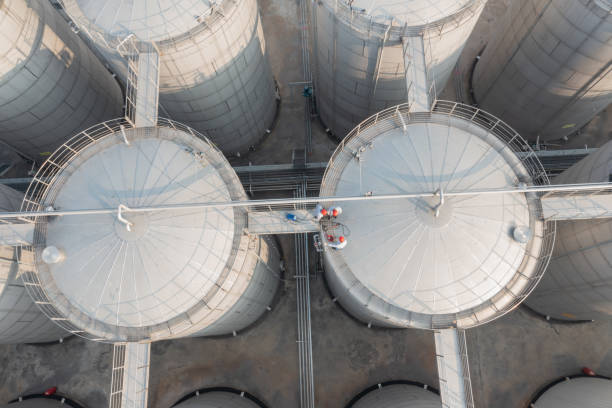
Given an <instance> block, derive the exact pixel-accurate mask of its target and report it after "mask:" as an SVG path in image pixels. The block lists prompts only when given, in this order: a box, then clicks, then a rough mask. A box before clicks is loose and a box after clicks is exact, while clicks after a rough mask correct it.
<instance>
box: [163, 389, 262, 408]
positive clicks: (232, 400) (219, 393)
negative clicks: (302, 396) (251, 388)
mask: <svg viewBox="0 0 612 408" xmlns="http://www.w3.org/2000/svg"><path fill="white" fill-rule="evenodd" d="M220 407H223V408H266V407H265V405H264V404H263V403H262V402H261V401H259V400H258V399H256V398H254V397H252V396H251V395H249V394H246V393H241V392H236V391H234V390H230V389H218V390H217V389H215V390H204V391H200V392H199V393H198V395H194V396H193V397H191V398H188V399H185V400H184V401H182V402H180V403H178V404H176V405H174V408H220Z"/></svg>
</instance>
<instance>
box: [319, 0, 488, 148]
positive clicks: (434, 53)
mask: <svg viewBox="0 0 612 408" xmlns="http://www.w3.org/2000/svg"><path fill="white" fill-rule="evenodd" d="M484 3H485V2H484V1H480V0H477V1H475V2H474V4H473V5H472V6H471V7H469V8H468V9H466V10H463V11H461V13H459V15H457V16H456V21H453V22H449V23H447V24H445V25H443V26H442V27H432V28H428V29H427V28H426V29H423V30H422V34H423V37H424V41H425V49H426V61H427V63H428V70H429V72H428V76H429V81H430V84H431V82H432V81H433V80H434V79H435V83H436V90H437V91H438V92H440V91H442V89H443V88H444V86H445V84H446V82H447V81H448V78H449V77H450V74H451V72H452V69H453V67H454V66H455V64H456V62H457V59H458V58H459V55H460V54H461V51H462V50H463V47H464V45H465V43H466V41H467V39H468V37H469V36H470V34H471V32H472V29H473V28H474V25H475V24H476V21H477V20H478V17H479V16H480V14H481V12H482V10H483V8H484ZM315 7H316V9H315V10H313V14H315V23H314V24H315V26H316V29H315V49H314V53H315V61H316V64H315V81H316V98H317V107H318V111H319V114H320V115H321V119H322V121H323V123H325V125H326V126H328V127H329V128H330V129H331V130H332V131H333V132H334V133H335V134H336V135H337V136H339V137H344V136H345V135H346V134H347V133H348V132H349V131H350V130H351V129H353V128H354V127H355V126H356V125H357V124H358V123H359V122H361V121H362V120H364V119H365V118H366V117H367V116H369V115H371V114H374V113H376V112H378V111H380V110H382V109H385V108H388V107H390V106H395V105H397V104H400V103H403V102H406V101H407V90H406V80H405V75H404V56H403V50H402V44H401V38H400V37H401V35H400V34H398V32H399V31H400V30H401V27H394V28H393V29H392V30H390V31H389V33H386V30H384V29H383V28H382V27H380V24H379V25H378V26H373V27H372V28H371V29H363V28H362V27H358V26H357V25H353V24H349V23H347V22H346V21H345V20H344V19H342V18H340V17H338V15H337V13H336V12H335V11H334V9H333V8H331V7H330V6H329V5H328V4H327V2H326V1H318V2H315ZM408 29H411V27H408ZM396 31H397V32H396ZM383 43H384V46H383ZM378 59H380V63H377V61H378ZM377 66H378V81H376V72H377V71H376V70H377Z"/></svg>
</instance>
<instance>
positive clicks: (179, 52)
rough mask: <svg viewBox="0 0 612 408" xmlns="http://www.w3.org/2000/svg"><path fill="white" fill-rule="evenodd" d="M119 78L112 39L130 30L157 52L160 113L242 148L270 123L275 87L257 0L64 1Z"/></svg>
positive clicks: (120, 63)
mask: <svg viewBox="0 0 612 408" xmlns="http://www.w3.org/2000/svg"><path fill="white" fill-rule="evenodd" d="M62 3H63V4H64V7H65V10H66V12H67V13H68V15H69V16H70V17H71V18H72V19H74V20H75V22H76V23H77V24H78V25H79V26H80V27H83V28H84V29H85V30H86V31H87V32H88V33H89V35H90V36H91V38H92V39H93V41H94V43H95V44H96V46H97V47H98V48H99V49H100V51H101V52H102V53H103V54H105V55H106V57H107V59H108V60H109V62H110V63H111V65H112V67H113V69H114V70H115V71H117V72H118V73H120V75H121V77H122V78H123V79H124V80H125V77H126V62H125V60H124V59H123V58H122V57H121V56H119V55H118V53H117V52H116V49H115V47H116V45H117V44H118V43H119V42H120V41H122V40H123V39H124V38H126V37H127V36H128V35H130V34H134V36H135V38H136V39H137V40H140V41H151V42H155V43H156V45H157V47H158V48H159V50H160V53H161V59H160V78H159V88H160V103H161V105H162V110H161V112H164V116H169V117H171V118H172V119H173V120H176V121H180V122H182V123H186V124H188V125H189V126H191V127H193V128H195V129H196V130H198V131H200V132H202V133H204V134H206V135H207V137H209V138H211V139H212V141H213V142H215V144H216V145H217V146H219V148H220V149H221V150H222V151H223V152H225V153H227V154H233V153H236V152H245V151H247V150H248V148H249V147H250V146H251V145H254V144H256V143H257V142H258V141H259V140H260V139H261V138H262V137H263V136H264V135H265V134H266V130H267V129H268V128H269V127H270V126H271V124H272V122H273V119H274V116H275V112H276V98H275V86H274V81H273V78H272V71H271V69H270V66H269V63H268V58H267V51H266V47H265V42H264V36H263V31H262V27H261V20H260V17H259V12H258V9H257V0H239V1H233V0H222V1H201V0H179V1H172V2H159V1H158V0H141V1H138V2H134V1H131V0H129V1H128V0H111V1H106V2H104V5H103V7H101V6H100V4H99V1H97V0H63V1H62Z"/></svg>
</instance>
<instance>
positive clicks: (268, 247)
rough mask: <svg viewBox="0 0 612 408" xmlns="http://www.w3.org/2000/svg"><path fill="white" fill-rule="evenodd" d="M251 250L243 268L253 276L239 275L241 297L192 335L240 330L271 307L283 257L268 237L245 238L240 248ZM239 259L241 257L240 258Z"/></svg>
mask: <svg viewBox="0 0 612 408" xmlns="http://www.w3.org/2000/svg"><path fill="white" fill-rule="evenodd" d="M243 244H244V245H247V246H248V248H249V251H248V254H247V256H246V257H245V258H244V263H243V264H242V265H243V269H245V270H250V271H252V272H251V273H250V274H241V275H239V276H238V278H237V280H236V282H235V283H234V287H236V288H238V287H244V288H243V289H242V291H241V292H239V295H240V296H239V297H237V298H236V297H234V298H228V300H231V301H235V303H234V304H233V305H232V306H231V307H229V309H228V310H227V312H225V314H223V315H222V316H221V317H219V319H218V320H217V321H215V322H214V323H213V324H211V325H210V326H208V327H207V328H205V329H204V330H201V331H199V332H198V333H196V334H193V335H192V336H217V335H226V334H231V333H232V332H234V331H236V332H238V331H240V330H243V329H245V328H247V327H248V326H250V325H251V324H253V323H255V322H256V321H257V320H258V319H259V318H260V317H261V316H262V315H263V314H264V313H266V310H267V308H268V307H269V306H271V303H272V300H273V298H274V295H275V294H276V290H277V288H278V284H279V275H278V274H279V264H280V254H279V252H278V249H277V248H276V245H275V244H274V241H273V240H272V239H271V238H268V237H258V236H248V235H245V236H243V238H242V242H241V247H242V246H243ZM239 257H240V255H239Z"/></svg>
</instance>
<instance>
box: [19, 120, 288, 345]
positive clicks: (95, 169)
mask: <svg viewBox="0 0 612 408" xmlns="http://www.w3.org/2000/svg"><path fill="white" fill-rule="evenodd" d="M158 123H159V124H160V127H154V128H130V127H129V126H130V125H129V123H128V122H127V121H119V120H117V121H111V122H106V123H103V124H101V125H98V126H96V127H94V128H91V129H88V130H87V132H83V133H82V134H80V135H77V136H76V137H75V138H73V139H71V140H70V141H69V142H67V144H66V145H65V146H63V148H61V149H59V150H58V151H57V152H55V153H54V154H53V155H52V156H51V157H50V159H49V160H48V161H47V162H46V163H45V165H43V166H42V167H41V169H40V170H39V173H38V175H37V177H36V178H35V181H34V182H33V184H32V185H31V186H30V188H29V190H28V192H27V194H26V201H25V204H24V208H23V209H24V210H30V211H31V210H36V209H38V208H41V207H42V208H46V207H48V206H49V205H52V206H54V207H57V208H65V209H68V208H102V207H108V206H111V207H116V208H118V209H119V207H120V205H123V206H124V207H123V209H122V212H121V213H119V212H117V213H112V214H99V215H91V216H83V217H81V216H79V217H78V218H62V217H55V218H52V219H50V220H49V221H48V222H39V223H37V224H36V230H35V234H34V247H33V248H32V251H33V252H34V253H36V259H37V262H36V269H35V271H34V273H33V274H32V275H31V276H29V281H31V282H32V285H31V287H28V288H29V289H31V290H32V293H33V296H36V297H37V298H40V299H41V300H42V301H43V302H45V303H47V304H48V307H46V308H45V310H46V312H47V313H48V314H50V315H53V316H57V318H58V319H59V320H61V321H62V322H64V323H65V324H66V326H67V327H68V328H70V329H71V330H72V331H74V332H75V333H78V334H80V335H83V336H86V337H88V338H91V339H95V340H102V341H139V340H161V339H166V338H176V337H184V336H189V335H210V334H230V333H232V332H234V331H239V330H241V329H243V328H245V327H246V326H248V325H249V324H251V323H253V322H254V321H255V320H256V319H257V318H259V317H260V316H261V315H262V314H263V313H264V312H265V311H266V308H267V307H268V306H269V304H270V300H271V298H272V297H273V295H274V293H275V290H276V288H277V286H278V267H279V255H278V252H277V250H276V248H274V247H273V246H272V245H270V243H269V241H267V239H265V238H259V237H257V236H251V235H249V234H248V233H247V232H246V230H245V227H246V221H247V214H246V211H245V210H244V209H241V208H235V209H231V208H224V209H223V208H222V209H214V208H213V209H211V210H210V211H209V210H204V211H192V210H191V211H190V210H178V212H170V213H168V212H161V213H155V212H154V213H150V214H137V213H130V211H129V207H130V206H132V207H136V206H139V205H143V204H145V205H149V204H177V203H189V202H198V201H200V200H202V199H205V200H212V201H225V200H229V199H231V200H246V199H247V197H246V194H245V192H244V190H243V188H242V185H241V184H240V181H239V179H238V177H237V176H236V174H235V173H234V171H233V169H232V168H231V167H230V166H229V163H227V161H226V160H225V158H224V157H223V155H222V154H221V152H220V151H219V150H217V149H216V148H215V147H214V145H212V143H210V142H209V141H208V140H207V139H205V138H204V136H202V135H200V134H197V133H195V132H194V131H193V130H192V129H190V128H187V127H185V126H182V125H179V124H177V123H175V122H172V121H169V120H166V119H160V120H159V122H158ZM122 127H123V128H122ZM43 179H44V180H47V181H46V182H44V183H43V182H42V181H37V180H43ZM75 220H76V221H78V222H76V223H75ZM87 224H90V225H92V226H94V227H93V228H91V229H87V230H84V229H83V228H82V227H81V226H82V225H87ZM128 226H129V229H128ZM49 245H53V246H56V247H58V248H60V249H61V250H62V251H63V252H64V253H65V259H64V260H63V261H62V262H60V263H57V264H47V263H45V262H43V261H42V258H41V254H42V252H41V251H43V250H44V248H45V247H47V246H49ZM76 271H79V273H77V274H76V275H75V273H76ZM74 276H78V278H77V279H75V278H74Z"/></svg>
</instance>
